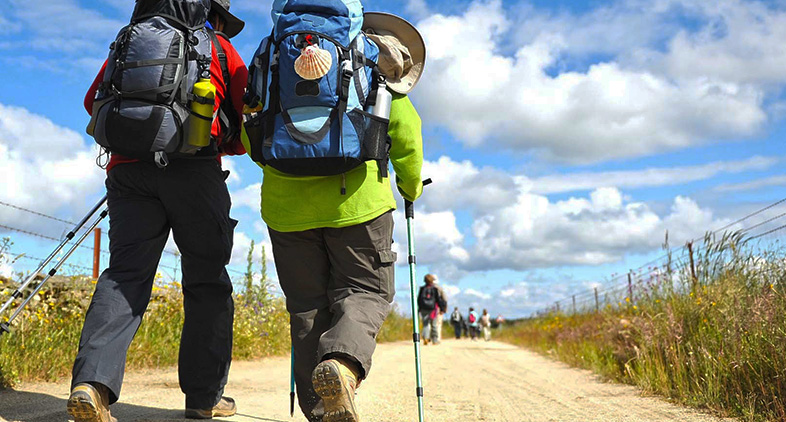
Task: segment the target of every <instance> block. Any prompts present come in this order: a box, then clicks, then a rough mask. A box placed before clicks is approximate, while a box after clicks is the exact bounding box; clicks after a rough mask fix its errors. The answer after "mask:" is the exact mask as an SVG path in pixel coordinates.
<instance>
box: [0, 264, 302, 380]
mask: <svg viewBox="0 0 786 422" xmlns="http://www.w3.org/2000/svg"><path fill="white" fill-rule="evenodd" d="M60 281H61V282H60V283H58V284H57V285H53V286H51V287H49V286H47V287H44V289H42V290H41V292H40V293H39V295H38V296H37V297H36V298H35V299H34V300H33V301H32V302H31V303H30V305H28V307H27V308H26V309H25V311H23V313H22V314H20V316H19V317H18V318H17V320H16V321H15V323H14V326H13V327H12V331H11V333H10V334H6V335H4V336H3V337H2V338H0V374H2V375H0V383H2V384H1V385H4V386H12V385H14V384H16V383H18V382H20V381H56V380H58V379H61V378H63V377H67V376H70V372H71V366H72V365H73V362H74V357H75V356H76V351H77V347H78V345H79V335H80V332H81V329H82V323H83V321H84V314H85V311H86V310H87V306H88V304H89V301H90V296H91V294H92V289H93V282H91V281H90V279H88V278H86V277H80V276H74V277H70V278H69V279H61V280H60ZM66 286H67V288H66ZM5 287H8V285H6V286H5ZM11 292H12V290H11V289H10V288H5V289H3V284H0V298H1V299H2V300H3V301H5V300H6V299H7V298H8V295H9V294H10V293H11ZM182 300H183V299H182V293H181V289H180V285H179V284H177V283H162V282H161V281H160V280H158V281H157V282H156V285H155V287H154V288H153V295H152V298H151V300H150V305H149V306H148V309H147V312H146V313H145V315H144V317H143V321H142V324H141V326H140V328H139V331H138V332H137V334H136V336H135V337H134V340H133V342H132V343H131V346H130V347H129V349H128V357H127V368H131V369H138V368H159V367H169V366H173V365H176V364H177V358H178V350H179V344H180V332H181V330H182V327H183V304H182ZM233 335H234V347H233V358H234V359H238V360H250V359H257V358H261V357H265V356H271V355H280V354H285V353H287V352H288V351H289V347H290V341H289V315H288V314H287V313H286V311H285V309H284V305H283V300H282V299H280V298H273V297H268V298H264V299H263V300H257V299H256V298H254V299H252V300H248V298H247V297H244V296H243V295H242V294H239V295H235V325H234V333H233Z"/></svg>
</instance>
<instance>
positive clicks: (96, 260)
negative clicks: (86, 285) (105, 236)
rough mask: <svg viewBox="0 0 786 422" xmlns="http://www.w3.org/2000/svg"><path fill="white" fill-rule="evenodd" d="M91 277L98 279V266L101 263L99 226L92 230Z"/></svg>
mask: <svg viewBox="0 0 786 422" xmlns="http://www.w3.org/2000/svg"><path fill="white" fill-rule="evenodd" d="M93 236H94V237H95V238H94V240H93V279H98V267H99V266H100V265H101V228H100V227H96V229H95V230H94V231H93Z"/></svg>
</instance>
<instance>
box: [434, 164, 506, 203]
mask: <svg viewBox="0 0 786 422" xmlns="http://www.w3.org/2000/svg"><path fill="white" fill-rule="evenodd" d="M422 174H424V175H427V176H428V177H430V178H431V179H432V181H433V184H431V185H430V186H428V187H427V188H426V189H427V192H428V193H427V194H426V195H423V197H422V199H420V200H419V202H418V204H425V205H426V206H427V207H428V208H429V209H431V210H455V209H461V208H475V207H477V208H480V209H488V210H492V209H495V208H499V207H501V206H505V205H509V204H510V203H511V201H512V198H511V196H510V191H511V190H513V189H515V188H516V182H515V181H514V179H513V178H512V177H511V176H510V174H509V173H507V172H505V171H502V170H498V169H495V168H492V167H485V168H482V169H481V168H477V167H476V166H475V165H474V164H472V162H471V161H469V160H465V161H462V162H456V161H453V160H451V159H450V158H449V157H447V156H442V157H440V158H439V159H438V160H437V161H436V162H432V161H426V162H424V163H423V170H422Z"/></svg>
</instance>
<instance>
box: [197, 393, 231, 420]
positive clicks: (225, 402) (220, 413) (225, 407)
mask: <svg viewBox="0 0 786 422" xmlns="http://www.w3.org/2000/svg"><path fill="white" fill-rule="evenodd" d="M235 413H237V405H235V400H233V399H232V398H231V397H221V400H219V401H218V404H216V405H215V406H213V408H212V409H186V419H213V418H214V417H216V418H226V417H229V416H234V415H235Z"/></svg>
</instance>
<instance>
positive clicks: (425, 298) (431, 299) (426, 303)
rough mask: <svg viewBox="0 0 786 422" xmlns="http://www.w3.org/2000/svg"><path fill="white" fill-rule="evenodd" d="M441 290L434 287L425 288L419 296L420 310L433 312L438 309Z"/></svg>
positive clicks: (421, 289)
mask: <svg viewBox="0 0 786 422" xmlns="http://www.w3.org/2000/svg"><path fill="white" fill-rule="evenodd" d="M438 296H439V290H437V288H436V287H434V286H423V287H421V288H420V294H418V308H420V309H421V310H424V311H431V310H433V309H434V308H436V307H437V301H438Z"/></svg>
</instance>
